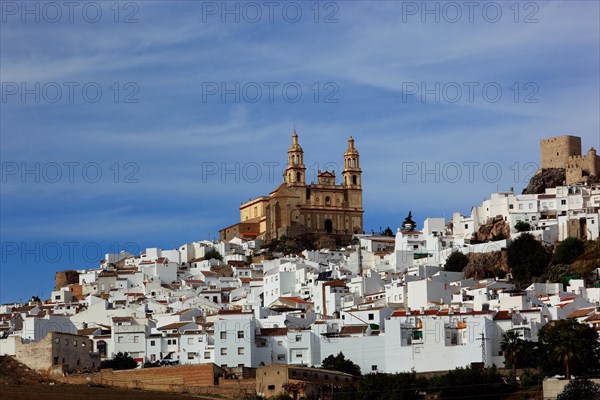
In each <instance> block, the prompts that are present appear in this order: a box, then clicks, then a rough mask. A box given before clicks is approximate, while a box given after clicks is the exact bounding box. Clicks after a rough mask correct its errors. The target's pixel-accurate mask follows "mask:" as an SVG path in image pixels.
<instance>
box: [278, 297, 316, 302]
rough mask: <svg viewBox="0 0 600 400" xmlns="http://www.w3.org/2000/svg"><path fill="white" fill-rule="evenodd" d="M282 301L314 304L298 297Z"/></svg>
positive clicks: (285, 298) (286, 298)
mask: <svg viewBox="0 0 600 400" xmlns="http://www.w3.org/2000/svg"><path fill="white" fill-rule="evenodd" d="M280 299H282V300H287V301H292V302H294V303H299V304H313V303H312V302H310V301H306V300H302V299H300V298H298V297H280Z"/></svg>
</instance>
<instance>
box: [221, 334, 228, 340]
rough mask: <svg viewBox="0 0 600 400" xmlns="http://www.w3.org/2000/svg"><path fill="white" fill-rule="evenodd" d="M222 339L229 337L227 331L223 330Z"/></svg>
mask: <svg viewBox="0 0 600 400" xmlns="http://www.w3.org/2000/svg"><path fill="white" fill-rule="evenodd" d="M221 339H223V340H225V339H227V332H221Z"/></svg>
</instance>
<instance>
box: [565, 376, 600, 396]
mask: <svg viewBox="0 0 600 400" xmlns="http://www.w3.org/2000/svg"><path fill="white" fill-rule="evenodd" d="M583 399H585V400H600V385H598V384H597V383H594V382H592V381H590V380H589V379H574V380H572V381H571V382H569V383H568V384H567V386H565V388H564V389H563V391H562V392H561V393H560V394H559V395H558V396H557V397H556V400H583Z"/></svg>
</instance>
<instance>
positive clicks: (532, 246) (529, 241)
mask: <svg viewBox="0 0 600 400" xmlns="http://www.w3.org/2000/svg"><path fill="white" fill-rule="evenodd" d="M548 262H549V257H548V253H546V249H545V248H544V246H543V245H542V244H541V243H540V242H539V241H537V240H536V239H535V237H533V235H532V234H530V233H523V234H521V235H520V236H519V237H518V238H517V239H515V240H514V241H513V242H512V244H511V245H510V246H509V247H508V266H509V267H510V269H511V272H512V276H513V279H514V280H515V282H516V283H518V284H521V285H527V284H529V283H531V281H532V280H533V278H534V277H538V276H540V275H542V274H543V273H544V272H545V271H546V268H547V267H548Z"/></svg>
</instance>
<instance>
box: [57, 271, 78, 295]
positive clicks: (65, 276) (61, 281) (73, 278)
mask: <svg viewBox="0 0 600 400" xmlns="http://www.w3.org/2000/svg"><path fill="white" fill-rule="evenodd" d="M72 283H79V272H77V271H75V270H72V269H68V270H66V271H59V272H57V273H56V274H54V290H59V289H60V288H61V287H65V286H67V285H70V284H72Z"/></svg>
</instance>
